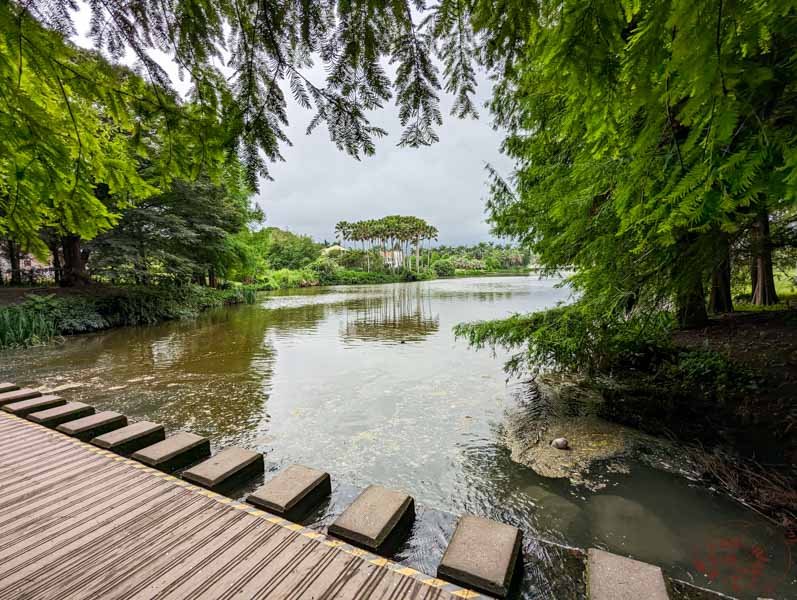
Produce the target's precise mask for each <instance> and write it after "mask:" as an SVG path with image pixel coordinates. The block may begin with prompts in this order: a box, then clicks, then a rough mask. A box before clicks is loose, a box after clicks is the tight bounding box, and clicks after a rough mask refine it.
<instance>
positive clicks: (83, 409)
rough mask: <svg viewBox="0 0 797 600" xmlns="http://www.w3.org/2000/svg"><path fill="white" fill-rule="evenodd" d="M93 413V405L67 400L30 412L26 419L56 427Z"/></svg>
mask: <svg viewBox="0 0 797 600" xmlns="http://www.w3.org/2000/svg"><path fill="white" fill-rule="evenodd" d="M93 414H94V407H93V406H89V405H88V404H83V403H82V402H67V403H66V404H62V405H61V406H56V407H55V408H48V409H47V410H42V411H39V412H34V413H30V414H29V415H28V419H29V420H30V421H33V422H34V423H38V424H39V425H46V426H47V427H58V426H59V425H61V424H62V423H67V422H69V421H74V420H75V419H80V418H82V417H88V416H89V415H93Z"/></svg>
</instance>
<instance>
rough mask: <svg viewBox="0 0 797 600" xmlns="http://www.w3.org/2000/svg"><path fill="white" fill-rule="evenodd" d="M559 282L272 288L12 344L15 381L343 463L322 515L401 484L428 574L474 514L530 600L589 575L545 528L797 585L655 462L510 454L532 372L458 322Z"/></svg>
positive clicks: (564, 538)
mask: <svg viewBox="0 0 797 600" xmlns="http://www.w3.org/2000/svg"><path fill="white" fill-rule="evenodd" d="M556 283H557V281H556V280H551V279H538V278H537V277H536V276H535V277H501V278H473V279H453V280H441V281H432V282H422V283H409V284H394V285H381V286H348V287H329V288H313V289H307V290H297V291H290V292H283V293H275V294H269V295H266V294H264V295H262V296H261V297H260V300H261V302H260V303H259V304H258V305H255V306H241V307H232V308H226V309H219V310H215V311H211V312H208V313H206V314H204V315H202V316H201V317H200V318H198V319H196V320H193V321H181V322H172V323H165V324H162V325H157V326H152V327H136V328H121V329H116V330H111V331H107V332H103V333H98V334H92V335H84V336H75V337H71V338H68V339H66V340H65V341H64V342H63V343H60V344H53V345H50V346H47V347H44V348H34V349H30V350H25V351H21V352H14V353H8V354H5V355H0V361H1V362H0V380H4V381H5V380H8V381H16V382H17V383H21V384H32V385H35V386H43V387H47V388H62V389H64V388H66V389H64V391H62V395H63V396H65V397H67V398H68V399H74V400H81V401H85V402H89V403H92V404H94V405H96V406H97V407H100V408H102V409H110V410H116V411H119V412H122V413H124V414H126V415H128V416H129V417H131V418H132V419H147V420H152V421H156V422H161V423H163V424H164V425H165V426H166V427H167V429H168V430H172V431H175V430H187V431H192V432H194V433H197V434H200V435H204V436H207V437H209V438H210V439H211V441H212V443H213V445H214V447H215V448H220V447H224V446H231V445H237V446H242V447H245V448H250V449H254V450H258V451H260V452H263V453H264V454H265V455H266V459H267V461H268V462H269V464H270V466H271V470H274V469H278V468H280V467H281V466H284V465H286V464H290V463H302V464H306V465H310V466H314V467H318V468H322V469H325V470H328V471H329V472H330V473H331V474H332V476H333V479H334V480H335V481H336V482H337V484H338V487H337V488H336V489H337V492H336V495H335V497H334V498H333V501H332V502H331V503H330V504H329V505H327V506H326V507H325V508H324V510H323V511H322V512H321V513H319V514H317V515H316V516H315V518H316V521H317V523H319V524H323V523H326V522H328V521H329V520H330V519H331V518H332V517H334V515H335V514H337V513H338V512H339V511H340V510H341V509H342V508H343V507H344V506H345V502H347V501H348V499H350V498H351V497H352V496H353V495H354V493H356V490H358V489H360V488H362V487H364V486H366V485H368V484H371V483H379V484H382V485H385V486H388V487H392V488H395V489H400V490H404V491H406V492H408V493H410V494H412V495H413V496H414V497H415V499H416V502H417V503H418V504H420V505H421V506H422V511H421V513H422V515H423V514H426V516H425V517H424V518H423V519H421V521H422V522H423V527H421V528H420V529H418V530H417V531H416V532H415V535H414V537H413V539H412V540H411V541H410V542H409V544H408V546H407V547H405V548H403V549H402V550H401V553H400V556H399V558H405V559H406V560H407V561H408V562H409V563H411V564H417V565H419V566H421V567H423V568H424V569H425V570H426V571H427V572H433V571H434V569H435V567H436V561H437V559H438V558H439V555H440V552H442V548H443V547H444V542H445V538H446V537H447V536H448V535H450V531H451V527H452V525H453V522H454V517H453V515H458V514H462V513H464V512H469V513H473V514H477V515H482V516H486V517H491V518H495V519H498V520H501V521H504V522H507V523H511V524H514V525H517V526H519V527H521V528H523V529H524V531H525V532H526V536H527V538H529V539H528V540H527V542H526V553H527V557H526V561H527V571H530V575H528V576H527V580H528V579H529V578H530V579H531V581H527V582H526V585H524V592H523V594H522V595H523V596H524V597H528V598H538V597H539V598H548V597H550V598H559V597H573V598H577V597H582V593H583V592H580V591H577V590H576V588H579V586H581V587H583V586H582V584H581V583H580V582H579V581H576V580H577V579H578V577H577V576H572V577H571V576H568V577H566V578H564V579H563V580H561V581H559V580H557V578H556V576H555V575H552V572H554V571H556V568H557V564H558V563H559V562H561V561H566V560H568V559H567V558H563V557H562V556H558V555H556V552H553V553H551V552H546V551H544V550H541V549H540V548H539V547H538V546H536V545H535V544H534V542H533V537H538V538H542V539H545V540H549V541H553V542H556V543H558V544H563V545H569V546H577V547H582V548H586V547H590V546H599V547H602V548H606V549H609V550H611V551H614V552H617V553H620V554H624V555H630V556H633V557H635V558H638V559H640V560H645V561H648V562H652V563H655V564H658V565H660V566H662V568H663V569H664V570H665V571H666V572H667V573H668V574H669V575H671V576H673V577H677V578H679V579H683V580H686V581H691V582H694V583H696V584H698V585H701V586H705V587H709V588H713V589H716V590H720V591H724V592H726V593H730V594H733V595H736V596H738V597H740V598H755V597H757V596H758V595H765V596H769V597H773V598H775V597H776V598H780V597H783V598H786V597H792V598H794V597H797V592H796V591H795V590H797V584H795V572H794V568H793V567H792V566H791V561H790V555H789V551H790V549H791V547H790V546H789V544H788V543H786V542H785V541H784V540H783V533H782V532H781V531H779V530H777V529H775V528H772V527H770V526H769V525H768V523H767V522H766V521H765V520H764V519H761V518H759V517H758V516H757V515H756V514H755V513H753V512H752V511H748V510H745V509H744V508H743V507H740V506H739V505H737V504H735V503H734V502H732V501H731V500H729V499H727V498H724V497H722V496H719V495H716V494H713V493H711V492H709V491H707V490H704V489H702V488H701V487H698V486H695V485H692V484H690V483H689V482H688V481H687V480H686V479H684V478H681V477H678V476H676V475H673V474H670V473H667V472H663V471H659V470H656V469H653V468H651V467H649V466H646V465H643V464H637V463H633V464H631V465H630V473H629V474H623V473H617V474H608V475H606V480H607V483H608V484H609V485H608V486H607V487H605V488H603V489H601V490H598V491H596V492H591V491H589V490H587V489H585V488H584V487H583V486H574V485H571V483H570V482H568V481H567V480H561V479H560V480H553V479H546V478H543V477H540V476H539V475H537V474H536V473H535V472H534V471H532V470H531V469H529V468H527V467H524V466H522V465H519V464H516V463H514V462H513V461H512V460H511V459H510V456H509V451H508V450H507V449H506V448H504V447H503V446H502V445H501V443H500V435H499V432H500V427H501V424H502V422H504V419H505V418H506V412H507V410H510V409H512V408H513V407H514V406H515V403H516V402H517V400H516V392H517V388H518V385H519V384H518V383H513V382H509V383H507V381H506V376H505V374H504V372H503V371H502V362H503V359H504V358H505V357H503V356H497V357H494V356H492V355H491V353H489V352H487V351H475V350H472V349H470V348H468V347H467V344H466V343H465V342H464V341H462V340H455V338H454V336H453V333H452V327H453V326H454V325H455V324H457V323H459V322H463V321H472V320H479V319H493V318H501V317H506V316H508V315H510V314H512V313H515V312H528V311H533V310H537V309H542V308H546V307H551V306H554V305H556V304H557V303H558V302H562V301H566V300H567V299H568V296H569V293H568V291H567V290H566V289H561V288H558V287H556V285H555V284H556ZM267 476H268V475H267ZM424 511H426V513H424ZM795 550H797V548H795ZM762 557H763V558H762ZM546 562H547V564H543V563H546ZM538 571H539V573H538ZM759 572H760V573H759ZM540 573H542V574H541V575H540ZM706 573H709V576H706ZM557 590H569V591H559V592H558V591H557Z"/></svg>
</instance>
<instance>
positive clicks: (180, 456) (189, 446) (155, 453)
mask: <svg viewBox="0 0 797 600" xmlns="http://www.w3.org/2000/svg"><path fill="white" fill-rule="evenodd" d="M208 456H210V442H209V441H208V439H207V438H203V437H201V436H198V435H194V434H193V433H185V432H180V433H176V434H174V435H171V436H169V437H167V438H166V439H165V440H163V441H162V442H158V443H157V444H153V445H152V446H147V447H146V448H142V449H141V450H138V451H137V452H135V453H134V454H133V456H132V458H133V459H135V460H137V461H139V462H142V463H144V464H145V465H149V466H150V467H155V468H156V469H160V470H161V471H174V470H175V469H179V468H180V467H184V466H186V465H189V464H191V463H192V462H194V461H195V460H199V459H200V458H207V457H208Z"/></svg>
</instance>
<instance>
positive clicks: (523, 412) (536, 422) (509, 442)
mask: <svg viewBox="0 0 797 600" xmlns="http://www.w3.org/2000/svg"><path fill="white" fill-rule="evenodd" d="M520 395H521V396H522V397H521V398H519V404H518V406H517V407H516V408H514V409H511V410H509V411H508V412H507V415H506V419H505V422H504V425H503V427H502V434H503V442H504V444H505V445H506V446H507V447H508V448H509V450H510V453H511V458H512V460H513V461H515V462H517V463H520V464H523V465H525V466H527V467H530V468H531V469H533V470H534V471H535V472H536V473H537V474H539V475H542V476H543V477H550V478H567V479H569V480H570V481H571V482H572V483H574V484H578V485H583V486H585V487H587V488H589V489H592V490H597V489H600V488H602V487H605V483H603V481H599V480H598V479H600V478H598V479H596V478H595V477H594V476H590V473H589V470H590V467H591V465H592V464H593V463H596V462H599V461H600V462H604V463H612V464H613V465H614V467H613V468H612V469H611V471H607V472H612V473H622V472H627V467H625V466H624V465H621V461H622V459H624V458H625V457H627V456H629V455H631V454H637V450H639V449H641V448H645V449H647V450H652V449H654V448H658V449H659V452H658V453H660V454H665V455H666V453H662V452H661V448H662V447H663V446H667V447H669V446H670V444H669V443H668V442H666V441H663V440H657V439H656V438H653V437H652V436H649V435H646V434H644V433H641V432H639V431H637V430H635V429H632V428H629V427H624V426H623V425H618V424H616V423H611V422H609V421H605V420H604V419H601V418H600V417H598V416H597V414H596V413H597V412H598V410H597V408H598V407H599V406H600V404H601V401H602V398H601V397H600V394H598V393H595V392H592V391H591V390H589V389H586V388H585V387H582V386H579V385H578V383H577V382H572V381H564V382H563V381H555V382H552V381H551V380H547V381H546V382H545V383H537V384H527V387H526V388H523V389H522V391H521V394H520ZM548 440H553V441H551V442H548ZM562 442H564V446H563V444H562ZM565 448H566V449H567V450H568V451H567V452H562V450H563V449H565ZM604 470H606V469H604Z"/></svg>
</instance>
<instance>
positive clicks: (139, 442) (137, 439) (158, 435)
mask: <svg viewBox="0 0 797 600" xmlns="http://www.w3.org/2000/svg"><path fill="white" fill-rule="evenodd" d="M164 439H166V431H165V430H164V428H163V425H160V424H158V423H150V422H149V421H139V422H138V423H133V424H132V425H128V426H127V427H122V428H121V429H117V430H115V431H111V432H110V433H104V434H103V435H100V436H98V437H95V438H94V439H93V440H91V443H92V444H94V445H95V446H98V447H100V448H105V449H106V450H111V451H113V452H118V453H119V454H130V453H131V452H135V451H136V450H141V449H142V448H146V447H147V446H151V445H152V444H155V443H157V442H162V441H163V440H164Z"/></svg>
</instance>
